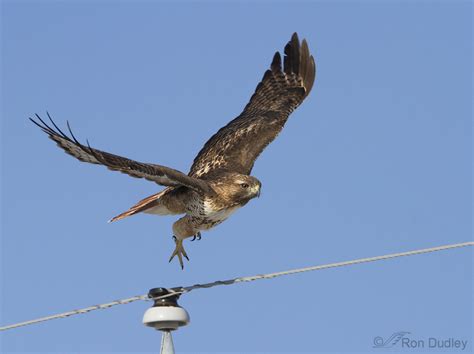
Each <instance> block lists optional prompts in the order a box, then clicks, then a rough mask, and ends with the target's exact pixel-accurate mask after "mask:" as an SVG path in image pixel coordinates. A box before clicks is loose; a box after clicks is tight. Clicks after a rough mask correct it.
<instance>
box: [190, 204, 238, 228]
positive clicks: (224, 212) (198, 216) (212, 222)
mask: <svg viewBox="0 0 474 354" xmlns="http://www.w3.org/2000/svg"><path fill="white" fill-rule="evenodd" d="M240 207H241V206H240V205H236V206H233V207H229V208H223V209H220V208H219V209H217V208H216V206H215V205H214V204H213V203H212V202H209V201H205V202H204V203H202V204H201V205H199V207H198V208H193V210H192V211H191V212H190V213H189V214H190V216H191V218H192V221H193V224H194V225H195V227H196V228H199V229H200V230H208V229H210V228H212V227H214V226H216V225H219V224H220V223H221V222H223V221H224V220H226V219H227V218H228V217H229V216H231V215H232V214H233V213H234V212H236V211H237V209H239V208H240Z"/></svg>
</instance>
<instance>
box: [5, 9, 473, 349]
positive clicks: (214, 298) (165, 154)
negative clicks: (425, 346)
mask: <svg viewBox="0 0 474 354" xmlns="http://www.w3.org/2000/svg"><path fill="white" fill-rule="evenodd" d="M2 30H3V34H2V85H3V86H2V91H3V92H2V135H1V139H2V142H1V147H2V174H1V176H2V197H1V200H2V213H1V215H2V220H1V225H2V267H3V270H2V316H1V317H2V318H1V324H2V325H3V324H9V323H13V322H18V321H23V320H27V319H30V318H36V317H40V316H45V315H48V314H53V313H57V312H63V311H67V310H70V309H75V308H80V307H85V306H89V305H93V304H96V303H102V302H107V301H109V300H114V299H120V298H126V297H129V296H133V295H139V294H144V293H146V292H147V291H148V289H149V288H152V287H157V286H164V287H172V286H179V285H191V284H194V283H197V282H206V281H213V280H218V279H228V278H232V277H235V276H240V275H253V274H258V273H267V272H274V271H280V270H286V269H290V268H296V267H302V266H310V265H316V264H324V263H329V262H335V261H344V260H350V259H355V258H360V257H368V256H376V255H382V254H387V253H392V252H401V251H407V250H412V249H417V248H424V247H432V246H438V245H444V244H450V243H457V242H465V241H469V240H472V226H471V218H472V209H471V197H472V193H471V181H472V174H471V173H472V172H471V163H472V155H471V154H472V152H471V137H472V136H471V135H472V130H471V119H472V106H471V103H472V97H473V92H472V34H471V31H472V4H471V3H470V2H467V1H466V2H458V1H445V2H441V1H439V2H429V1H424V2H405V1H401V2H382V1H381V2H373V1H366V2H365V1H364V2H357V1H350V2H339V1H334V2H329V1H327V2H309V1H306V2H298V1H292V2H290V1H288V2H269V1H268V2H267V1H261V2H229V3H225V4H223V3H218V2H174V3H173V2H159V1H146V2H139V1H136V2H132V1H130V2H126V1H103V2H100V1H84V2H72V1H68V2H66V1H34V2H33V1H28V2H27V1H3V3H2ZM294 31H297V32H298V33H299V34H300V37H301V38H306V39H307V40H308V43H309V46H310V49H311V51H312V53H313V54H314V56H315V59H316V63H317V80H316V83H315V86H314V88H313V91H312V93H311V95H310V96H309V98H308V99H307V101H305V102H304V104H303V105H302V106H301V107H300V108H299V109H298V110H297V111H295V113H293V115H292V116H291V118H290V119H289V121H288V124H287V125H286V127H285V129H284V131H283V132H282V134H281V135H280V136H279V137H278V139H277V140H276V141H275V142H274V143H273V144H272V145H270V146H269V147H268V149H267V150H266V151H265V152H264V153H263V154H262V155H261V157H260V158H259V160H258V161H257V163H256V165H255V168H254V170H253V175H255V176H257V177H258V178H259V179H260V180H261V181H262V183H263V189H262V196H261V197H260V198H259V199H256V200H253V201H251V202H250V203H249V204H248V205H247V206H246V207H245V208H243V209H241V210H240V211H238V212H237V213H236V214H235V215H233V216H232V217H231V218H230V219H229V220H227V221H226V222H225V223H224V224H222V225H220V226H218V227H217V228H215V229H214V230H212V231H211V232H208V233H204V234H203V239H202V240H201V241H199V242H194V243H190V242H186V249H187V251H188V254H189V256H190V258H191V262H189V263H186V268H185V270H184V271H181V269H180V268H179V266H178V264H177V263H176V262H173V263H171V264H168V257H169V255H170V254H171V252H172V250H173V248H174V244H173V241H172V240H171V235H172V231H171V225H172V223H173V221H174V220H175V219H176V217H161V218H160V217H156V216H150V215H138V216H134V217H132V218H128V219H125V220H123V221H120V222H117V223H113V224H107V223H106V221H107V220H108V219H109V218H110V217H112V216H114V215H116V214H118V213H120V212H122V211H123V210H126V209H127V208H128V207H129V206H131V205H132V204H134V203H135V202H136V201H138V200H139V199H141V198H143V197H146V196H147V195H150V194H152V193H155V192H157V191H159V190H160V187H159V186H157V185H154V184H153V183H151V182H147V181H144V180H137V179H133V178H130V177H128V176H125V175H122V174H119V173H116V172H110V171H108V170H107V169H105V168H103V167H98V166H94V165H87V164H84V163H80V162H78V161H77V160H75V159H73V158H72V157H70V156H68V155H66V154H64V153H63V152H62V151H61V150H59V149H58V148H57V147H56V146H55V145H54V144H53V143H52V142H51V141H50V140H48V139H47V138H46V136H45V135H44V134H43V133H42V132H41V131H39V129H37V128H36V127H35V126H34V125H33V124H31V123H30V122H29V121H28V119H27V118H28V116H31V115H33V114H34V113H39V114H41V115H45V112H46V110H48V111H49V112H50V113H51V114H52V115H53V117H54V118H55V119H56V121H57V122H58V124H59V125H60V126H62V127H65V122H66V120H69V121H70V122H71V124H72V126H73V129H74V131H75V133H76V135H77V137H78V138H81V139H85V138H88V139H89V141H90V142H91V144H92V145H93V146H95V147H97V148H100V149H103V150H106V151H111V152H114V153H117V154H121V155H124V156H127V157H130V158H134V159H137V160H139V161H149V162H156V163H160V164H164V165H167V166H171V167H174V168H177V169H180V170H182V171H186V172H187V171H188V169H189V167H190V165H191V162H192V159H193V158H194V156H195V154H196V153H197V152H198V151H199V149H200V148H201V146H202V145H203V143H204V142H205V141H206V140H207V139H208V138H209V137H210V136H211V135H212V134H213V133H214V132H215V131H217V129H219V128H220V127H221V126H223V125H225V124H226V123H227V122H228V121H229V120H230V119H232V118H233V117H235V116H236V115H238V114H239V113H240V112H241V110H242V108H243V107H244V105H245V104H246V103H247V102H248V99H249V97H250V95H251V94H252V92H253V91H254V89H255V87H256V85H257V83H258V82H259V80H260V79H261V77H262V75H263V73H264V71H265V70H266V69H267V67H268V66H269V64H270V62H271V59H272V56H273V54H274V52H275V51H276V50H280V51H281V50H282V49H283V47H284V45H285V44H286V42H287V41H288V40H289V38H290V36H291V34H292V33H293V32H294ZM472 255H473V251H472V249H466V248H465V249H458V250H451V251H446V252H442V253H436V254H429V255H420V256H414V257H410V258H403V259H395V260H389V261H383V262H376V263H371V264H363V265H357V266H352V267H345V268H340V269H332V270H325V271H321V272H316V273H306V274H301V275H295V276H290V277H285V278H279V279H274V280H266V281H259V282H255V283H248V284H240V285H234V286H231V287H220V288H214V289H211V290H198V291H196V292H193V293H190V294H188V295H186V296H183V297H182V299H181V301H180V303H181V305H183V306H184V307H185V308H186V309H187V310H188V311H189V313H190V315H191V319H192V323H191V325H190V326H189V327H186V328H183V329H182V330H180V331H178V332H177V333H176V334H175V336H174V339H175V346H176V348H177V350H178V351H180V352H188V353H193V352H277V351H278V352H374V351H379V352H381V351H383V350H380V349H378V350H376V349H373V348H372V346H373V339H374V337H376V336H381V337H384V338H387V337H388V336H390V335H391V334H392V333H393V332H396V331H407V332H411V336H412V338H415V339H425V338H428V337H436V338H439V339H447V338H455V339H461V340H468V341H469V347H468V348H467V349H466V351H468V350H470V351H472V350H473V338H472V330H473V323H472V318H473V307H472V298H473V296H472V278H473V274H472V273H473V271H472V269H473V268H472V266H473V263H472ZM149 305H150V303H148V302H146V303H145V302H138V303H133V304H129V305H124V306H118V307H115V308H112V309H109V310H106V311H96V312H93V313H90V314H87V315H81V316H77V317H72V318H68V319H61V320H56V321H53V322H49V323H43V324H40V325H35V326H31V327H25V328H21V329H17V330H12V331H8V332H4V333H3V334H2V348H3V351H4V352H6V353H10V352H11V353H13V352H45V353H46V352H47V353H52V352H61V353H79V352H147V351H148V352H157V351H158V348H159V342H160V334H159V333H155V332H154V331H153V330H151V329H148V328H145V327H144V326H143V325H142V324H141V318H142V315H143V313H144V311H145V310H146V309H147V308H148V306H149ZM398 348H399V347H398ZM399 349H401V348H399ZM415 351H416V350H413V349H412V350H408V349H404V352H415Z"/></svg>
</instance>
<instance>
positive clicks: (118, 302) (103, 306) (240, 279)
mask: <svg viewBox="0 0 474 354" xmlns="http://www.w3.org/2000/svg"><path fill="white" fill-rule="evenodd" d="M467 246H474V242H472V241H471V242H463V243H456V244H451V245H444V246H438V247H431V248H423V249H418V250H413V251H407V252H400V253H391V254H386V255H383V256H376V257H369V258H359V259H354V260H351V261H344V262H336V263H329V264H323V265H317V266H312V267H306V268H297V269H291V270H286V271H283V272H275V273H268V274H258V275H253V276H248V277H238V278H233V279H228V280H218V281H214V282H211V283H204V284H195V285H191V286H183V287H175V288H172V289H168V291H169V292H170V293H169V294H166V295H162V296H159V297H156V298H153V299H150V298H149V297H148V295H137V296H133V297H130V298H127V299H122V300H116V301H112V302H108V303H105V304H101V305H94V306H90V307H86V308H83V309H79V310H73V311H68V312H63V313H59V314H56V315H51V316H46V317H41V318H37V319H34V320H30V321H25V322H19V323H15V324H11V325H8V326H3V327H0V331H5V330H8V329H13V328H18V327H23V326H28V325H32V324H36V323H40V322H45V321H50V320H55V319H58V318H65V317H70V316H73V315H79V314H83V313H88V312H91V311H95V310H103V309H108V308H110V307H112V306H116V305H125V304H129V303H132V302H135V301H146V300H158V299H163V298H166V297H169V296H175V295H176V294H184V293H188V292H190V291H192V290H196V289H208V288H212V287H215V286H220V285H232V284H237V283H242V282H250V281H254V280H260V279H272V278H276V277H281V276H284V275H292V274H297V273H304V272H311V271H316V270H323V269H329V268H338V267H345V266H349V265H354V264H360V263H368V262H375V261H381V260H383V259H391V258H399V257H405V256H414V255H418V254H424V253H431V252H437V251H444V250H449V249H453V248H461V247H467Z"/></svg>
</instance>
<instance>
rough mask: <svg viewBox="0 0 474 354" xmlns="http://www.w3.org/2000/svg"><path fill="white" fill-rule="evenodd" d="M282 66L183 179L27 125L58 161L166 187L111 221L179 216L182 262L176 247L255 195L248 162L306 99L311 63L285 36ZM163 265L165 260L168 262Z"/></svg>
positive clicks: (53, 128)
mask: <svg viewBox="0 0 474 354" xmlns="http://www.w3.org/2000/svg"><path fill="white" fill-rule="evenodd" d="M284 53H285V56H284V60H283V67H282V60H281V56H280V53H279V52H277V53H276V54H275V55H274V57H273V61H272V63H271V66H270V69H269V70H267V71H266V72H265V74H264V76H263V78H262V80H261V82H260V83H259V84H258V86H257V88H256V90H255V93H254V94H253V95H252V97H251V99H250V102H249V103H248V104H247V105H246V106H245V108H244V110H243V112H242V113H241V114H240V115H239V116H238V117H237V118H235V119H234V120H232V121H231V122H229V123H228V124H227V125H226V126H225V127H223V128H221V129H220V130H219V131H218V132H217V133H216V134H214V135H213V136H212V137H211V138H210V139H209V140H208V141H207V142H206V144H205V145H204V147H203V148H202V149H201V151H200V152H199V153H198V155H197V156H196V158H195V159H194V162H193V164H192V166H191V169H190V171H189V173H188V174H187V175H186V174H185V173H183V172H180V171H177V170H174V169H172V168H169V167H166V166H161V165H157V164H150V163H142V162H137V161H133V160H130V159H127V158H125V157H121V156H117V155H113V154H110V153H108V152H105V151H101V150H97V149H95V148H92V147H90V146H89V143H87V144H85V145H84V144H82V143H80V142H79V141H78V140H77V139H76V138H75V136H74V135H73V133H72V131H71V129H70V127H69V123H68V124H67V127H68V131H69V134H70V136H68V135H67V134H65V133H64V132H62V131H61V129H59V127H58V126H57V125H56V124H55V123H54V122H53V120H52V119H51V117H49V114H48V118H49V119H50V121H51V125H50V124H48V123H46V122H45V121H44V120H43V119H41V118H40V117H39V116H38V115H36V120H35V119H31V118H30V119H31V120H32V121H33V123H35V124H36V125H38V126H39V127H40V128H41V129H42V130H43V131H44V132H45V133H46V134H48V136H49V137H50V138H51V139H52V140H54V141H55V142H56V143H57V145H58V146H59V147H60V148H62V149H63V150H64V151H65V152H66V153H68V154H70V155H72V156H74V157H76V158H77V159H78V160H80V161H84V162H89V163H93V164H99V165H104V166H106V167H107V168H109V169H111V170H114V171H120V172H123V173H126V174H128V175H130V176H132V177H137V178H145V179H147V180H149V181H152V182H155V183H157V184H160V185H163V186H166V187H167V188H166V189H164V190H162V191H161V192H159V193H157V194H154V195H152V196H149V197H147V198H145V199H143V200H141V201H140V202H138V203H137V204H136V205H134V206H133V207H131V208H130V209H129V210H127V211H126V212H124V213H122V214H120V215H118V216H116V217H114V218H113V219H111V221H116V220H120V219H123V218H125V217H127V216H130V215H133V214H136V213H139V212H144V213H150V214H158V215H169V214H185V216H183V217H182V218H181V219H179V220H178V221H176V222H175V223H174V224H173V233H174V235H175V241H176V249H175V251H174V252H173V254H172V256H171V259H172V258H173V257H174V256H175V255H177V256H178V258H179V261H180V264H181V267H183V261H182V256H184V257H186V258H188V257H187V255H186V252H185V251H184V248H183V240H184V239H186V238H188V237H191V236H196V235H199V237H200V231H201V230H208V229H210V228H212V227H214V226H216V225H218V224H220V223H221V222H223V221H224V220H225V219H227V218H228V217H229V216H230V215H231V214H232V213H233V212H235V211H236V210H237V209H238V208H240V207H242V206H244V205H245V204H246V203H247V202H248V201H249V200H250V199H252V198H254V197H256V196H258V195H259V193H260V187H261V183H260V181H258V180H257V179H256V178H255V177H252V176H250V173H251V171H252V168H253V165H254V163H255V160H256V159H257V157H258V156H259V155H260V153H261V152H262V151H263V150H264V149H265V147H266V146H267V145H268V144H269V143H271V142H272V141H273V140H274V139H275V138H276V136H277V135H278V134H279V133H280V131H281V130H282V129H283V126H284V125H285V123H286V121H287V119H288V116H289V115H290V114H291V112H293V110H295V109H296V108H297V107H298V106H299V105H300V104H301V103H302V102H303V100H304V99H305V97H306V96H307V95H308V94H309V92H310V91H311V88H312V86H313V82H314V79H315V64H314V59H313V57H312V56H311V55H310V53H309V49H308V45H307V43H306V41H305V40H303V42H302V43H301V45H300V42H299V40H298V36H297V34H296V33H294V34H293V36H292V38H291V40H290V42H288V44H287V45H286V46H285V50H284ZM171 259H170V260H171Z"/></svg>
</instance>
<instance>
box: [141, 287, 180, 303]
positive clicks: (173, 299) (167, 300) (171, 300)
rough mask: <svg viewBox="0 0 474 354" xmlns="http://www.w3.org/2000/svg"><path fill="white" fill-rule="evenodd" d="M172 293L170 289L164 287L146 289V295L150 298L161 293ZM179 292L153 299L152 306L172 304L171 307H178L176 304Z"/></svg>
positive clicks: (161, 294)
mask: <svg viewBox="0 0 474 354" xmlns="http://www.w3.org/2000/svg"><path fill="white" fill-rule="evenodd" d="M168 294H172V291H170V290H168V289H166V288H153V289H150V291H148V297H149V298H150V299H154V298H157V297H160V296H163V295H168ZM179 295H180V294H174V295H169V296H167V297H165V298H162V299H155V300H154V301H155V303H154V304H153V307H158V306H172V307H180V306H179V305H178V299H179Z"/></svg>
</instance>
